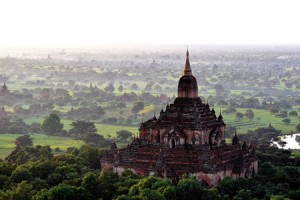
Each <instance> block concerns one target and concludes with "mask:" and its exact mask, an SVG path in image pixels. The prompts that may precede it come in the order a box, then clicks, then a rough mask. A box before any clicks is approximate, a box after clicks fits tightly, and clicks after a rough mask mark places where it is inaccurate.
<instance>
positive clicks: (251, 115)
mask: <svg viewBox="0 0 300 200" xmlns="http://www.w3.org/2000/svg"><path fill="white" fill-rule="evenodd" d="M245 116H246V117H247V118H248V119H250V120H252V119H253V118H254V113H253V111H252V109H247V111H246V113H245Z"/></svg>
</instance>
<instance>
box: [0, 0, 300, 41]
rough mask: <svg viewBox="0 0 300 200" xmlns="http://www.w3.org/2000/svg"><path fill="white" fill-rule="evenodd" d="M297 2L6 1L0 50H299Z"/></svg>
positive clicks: (0, 10)
mask: <svg viewBox="0 0 300 200" xmlns="http://www.w3.org/2000/svg"><path fill="white" fill-rule="evenodd" d="M299 4H300V3H299V1H296V0H288V1H284V0H264V1H261V0H251V1H250V0H245V1H241V0H226V1H224V0H210V1H199V0H198V1H197V0H185V1H171V0H164V1H159V0H151V1H140V0H127V1H121V0H110V1H102V0H100V1H99V0H98V1H97V0H77V1H76V0H75V1H69V0H65V1H61V0H51V1H50V0H44V1H39V0H27V1H22V0H11V1H1V3H0V24H1V32H0V47H89V46H90V47H96V46H101V45H117V44H121V45H127V44H128V45H143V44H152V45H153V44H166V45H167V44H208V45H218V44H221V45H226V44H231V45H244V44H246V45H257V44H261V45H281V44H283V45H299V44H300V37H299V35H300V26H299V22H298V20H299V19H300V12H299V11H298V8H299Z"/></svg>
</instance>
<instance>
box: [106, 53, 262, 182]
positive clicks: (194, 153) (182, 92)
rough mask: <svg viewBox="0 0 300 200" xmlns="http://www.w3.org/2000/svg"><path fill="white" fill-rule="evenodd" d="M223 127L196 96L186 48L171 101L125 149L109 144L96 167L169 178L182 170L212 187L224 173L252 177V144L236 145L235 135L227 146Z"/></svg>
mask: <svg viewBox="0 0 300 200" xmlns="http://www.w3.org/2000/svg"><path fill="white" fill-rule="evenodd" d="M225 126H226V124H225V123H224V121H223V117H222V114H221V113H220V114H219V116H218V117H217V116H216V113H215V111H214V109H210V107H209V105H208V103H203V102H202V100H201V98H200V97H199V96H198V84H197V79H196V78H195V77H194V76H193V73H192V69H191V66H190V61H189V52H188V51H187V53H186V62H185V66H184V70H183V75H182V76H181V78H180V79H179V84H178V95H177V98H176V99H175V101H174V103H173V104H171V105H167V106H166V109H165V110H163V109H162V110H161V111H160V115H159V117H158V118H156V116H155V115H154V117H153V118H152V119H149V120H147V121H145V122H143V123H142V124H141V125H140V128H139V137H136V138H134V139H133V141H132V142H131V144H129V145H128V146H127V147H125V148H117V145H116V144H115V143H113V144H112V145H111V149H110V150H109V151H107V152H106V154H105V156H103V158H102V159H101V165H102V167H103V168H107V169H110V170H113V171H114V172H117V173H121V172H123V171H124V170H126V169H129V170H132V171H133V172H134V173H136V174H140V175H155V176H159V177H163V178H167V179H169V180H171V181H173V182H177V181H178V180H179V179H180V178H181V177H182V176H183V174H188V175H190V176H194V177H196V179H197V180H199V181H203V182H204V183H206V184H207V185H208V186H217V185H218V183H219V181H220V180H222V179H223V178H224V177H226V176H229V177H233V178H236V177H245V178H250V177H253V175H254V174H256V173H257V158H256V153H255V150H254V148H253V147H252V146H251V145H250V146H248V145H247V144H246V143H244V144H243V145H240V143H239V139H238V136H237V135H236V134H235V135H234V137H233V139H232V144H226V143H225Z"/></svg>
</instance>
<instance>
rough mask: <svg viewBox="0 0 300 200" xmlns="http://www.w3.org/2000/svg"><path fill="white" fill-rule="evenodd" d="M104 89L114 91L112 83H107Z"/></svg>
mask: <svg viewBox="0 0 300 200" xmlns="http://www.w3.org/2000/svg"><path fill="white" fill-rule="evenodd" d="M104 90H105V91H106V92H114V90H115V87H114V85H113V84H109V85H108V86H106V87H105V88H104Z"/></svg>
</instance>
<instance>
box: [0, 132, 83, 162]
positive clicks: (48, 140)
mask: <svg viewBox="0 0 300 200" xmlns="http://www.w3.org/2000/svg"><path fill="white" fill-rule="evenodd" d="M19 136H20V135H19V134H0V158H1V159H4V158H5V157H6V156H7V155H8V154H10V153H11V152H12V151H13V149H14V148H15V139H16V138H17V137H19ZM30 137H31V138H32V139H33V144H34V145H42V146H45V145H49V146H51V148H52V149H55V148H57V147H59V148H60V149H61V150H63V151H65V150H66V149H67V148H68V147H80V146H81V145H83V144H84V142H83V141H81V140H75V139H72V138H67V137H58V136H48V135H45V134H32V135H30Z"/></svg>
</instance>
